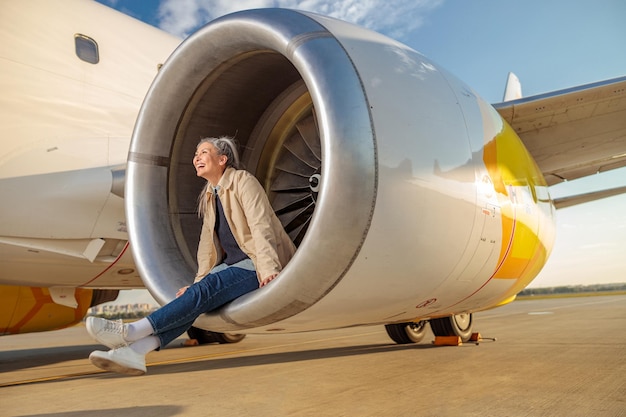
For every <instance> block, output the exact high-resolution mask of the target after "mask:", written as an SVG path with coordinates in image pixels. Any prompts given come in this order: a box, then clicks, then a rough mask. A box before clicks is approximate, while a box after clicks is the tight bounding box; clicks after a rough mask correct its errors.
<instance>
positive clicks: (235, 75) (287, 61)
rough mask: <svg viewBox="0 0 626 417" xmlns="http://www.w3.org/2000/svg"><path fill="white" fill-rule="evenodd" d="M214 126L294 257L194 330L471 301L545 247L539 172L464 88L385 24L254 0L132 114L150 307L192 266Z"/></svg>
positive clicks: (549, 230) (137, 210)
mask: <svg viewBox="0 0 626 417" xmlns="http://www.w3.org/2000/svg"><path fill="white" fill-rule="evenodd" d="M221 135H233V136H236V139H237V140H238V142H239V143H240V152H241V155H242V161H243V162H244V165H245V168H246V169H248V170H249V171H250V172H252V173H253V174H255V176H256V177H257V178H258V179H259V181H260V182H261V184H263V185H264V187H265V189H266V190H267V193H268V196H269V198H270V202H271V203H272V205H273V207H274V209H275V211H276V213H277V214H278V216H279V218H280V219H281V221H282V223H283V225H284V226H285V229H286V230H287V232H288V233H289V234H290V236H291V237H292V239H293V240H294V242H296V244H297V245H298V250H297V252H296V254H295V256H294V257H293V259H292V260H291V262H290V263H289V264H288V265H287V266H286V268H285V269H284V270H283V272H282V273H281V275H280V277H279V279H277V280H275V281H274V282H272V283H271V284H270V285H268V286H266V287H264V288H262V289H260V290H258V291H255V292H253V293H250V294H247V295H246V296H244V297H241V298H239V299H237V300H235V301H234V302H232V303H230V304H228V305H227V306H224V307H223V308H221V309H220V310H219V311H217V312H214V313H211V314H208V315H205V316H204V317H202V318H201V319H199V321H198V322H197V323H196V325H197V326H199V327H203V328H206V329H210V330H214V331H222V332H233V331H242V330H246V329H252V328H254V329H255V330H256V329H261V330H286V331H297V330H307V329H321V328H332V327H342V326H349V325H356V324H368V323H391V322H403V321H409V320H413V319H417V318H429V317H437V316H443V315H448V314H458V313H463V312H471V311H477V310H481V309H485V308H489V307H492V306H494V305H497V304H498V303H500V302H502V301H504V300H506V299H507V298H510V297H512V296H513V295H515V294H516V293H517V292H518V291H519V290H521V289H522V288H524V287H525V286H526V285H527V284H528V283H529V282H530V281H531V280H532V279H533V278H534V277H535V276H536V274H537V273H538V272H539V270H540V269H541V267H542V266H543V264H544V263H545V261H546V259H547V257H548V254H549V252H550V250H551V247H552V243H553V234H554V222H553V220H552V213H553V207H552V203H551V200H550V198H549V195H548V193H547V187H546V184H545V181H544V179H543V177H542V175H541V173H540V172H539V170H538V169H537V167H536V165H535V163H534V162H533V160H532V158H531V157H530V155H529V154H528V152H527V151H526V150H525V148H524V147H523V145H522V144H521V141H520V140H519V138H518V137H517V136H516V135H515V133H514V132H513V131H512V130H511V129H510V127H509V126H508V125H507V124H506V123H505V122H504V121H503V120H502V118H501V117H500V116H499V115H498V113H497V112H496V111H495V110H494V109H493V108H492V107H491V106H490V105H488V104H487V103H485V102H484V101H483V100H482V99H480V98H479V97H477V95H476V94H475V93H474V92H473V91H472V90H471V89H470V88H468V87H467V86H465V85H464V84H462V83H461V82H460V81H458V80H457V79H456V78H454V77H453V76H451V75H450V74H448V73H447V72H446V71H444V70H442V69H441V68H439V67H438V66H437V65H436V64H434V63H433V62H431V61H429V60H428V59H427V58H425V57H424V56H422V55H420V54H419V53H417V52H415V51H414V50H412V49H410V48H409V47H407V46H405V45H402V44H400V43H398V42H396V41H394V40H391V39H389V38H386V37H384V36H383V35H380V34H377V33H374V32H371V31H368V30H366V29H363V28H360V27H357V26H354V25H351V24H348V23H345V22H342V21H338V20H334V19H331V18H327V17H323V16H319V15H315V14H312V13H304V12H298V11H293V10H286V9H260V10H251V11H245V12H239V13H234V14H232V15H228V16H225V17H222V18H219V19H217V20H215V21H213V22H211V23H209V24H208V25H207V26H205V27H203V28H202V29H200V30H199V31H198V32H196V33H195V34H193V35H191V36H190V37H189V38H188V39H186V40H185V41H184V42H183V43H182V44H181V45H180V46H179V48H178V49H177V50H176V51H175V52H174V53H173V54H172V56H171V57H170V58H169V60H168V61H167V62H166V64H165V65H164V66H163V67H162V69H161V71H160V73H159V74H158V76H157V78H156V79H155V81H154V83H153V85H152V87H151V88H150V90H149V92H148V94H147V96H146V98H145V101H144V104H143V107H142V109H141V111H140V114H139V117H138V120H137V124H136V127H135V131H134V134H133V139H132V143H131V148H130V154H129V160H128V171H127V184H126V204H127V206H126V211H127V220H128V226H129V234H130V241H131V242H132V245H131V247H132V249H133V253H134V257H135V261H136V263H137V267H138V269H139V271H140V274H141V276H142V278H143V279H144V282H145V284H146V286H147V287H148V288H149V290H150V292H151V293H152V295H153V296H154V297H155V298H156V299H157V300H158V301H159V302H161V303H165V302H167V301H169V300H171V299H172V298H173V297H174V295H175V293H176V291H177V290H178V288H180V287H182V286H184V285H188V284H189V283H190V282H191V281H192V280H193V276H194V275H195V270H196V261H195V252H196V249H197V244H198V238H199V232H200V227H201V225H200V220H199V219H198V216H197V214H196V198H197V195H198V193H199V192H200V189H201V188H202V186H203V180H200V179H197V178H196V177H195V172H194V169H193V166H192V163H191V161H192V156H193V154H194V151H195V147H196V145H197V143H198V140H199V139H200V138H202V137H206V136H221ZM277 322H281V323H277ZM275 323H276V324H275ZM270 326H271V327H270Z"/></svg>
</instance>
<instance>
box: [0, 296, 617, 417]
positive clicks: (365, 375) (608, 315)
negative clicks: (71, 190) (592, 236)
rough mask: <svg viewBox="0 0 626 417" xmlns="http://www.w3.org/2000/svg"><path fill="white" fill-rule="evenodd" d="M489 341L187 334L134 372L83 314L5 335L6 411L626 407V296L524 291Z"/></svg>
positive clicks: (52, 416)
mask: <svg viewBox="0 0 626 417" xmlns="http://www.w3.org/2000/svg"><path fill="white" fill-rule="evenodd" d="M474 331H476V332H480V334H481V335H482V337H483V340H481V341H479V342H478V343H464V344H463V345H461V346H434V344H433V343H432V341H433V340H434V337H433V336H432V334H431V333H430V330H429V334H428V335H427V336H426V338H425V339H424V341H422V342H420V343H418V344H412V345H397V344H395V343H393V342H392V341H391V339H389V337H388V336H387V334H386V332H385V330H384V328H383V327H382V326H374V327H354V328H349V329H339V330H332V331H319V332H310V333H300V334H285V335H248V336H247V337H246V338H245V339H244V340H243V341H241V342H240V343H236V344H226V345H217V344H213V345H203V346H193V347H183V346H182V345H183V342H184V339H177V340H176V341H174V342H173V343H172V344H170V345H169V346H168V347H167V348H166V349H163V350H162V351H160V352H152V353H150V354H149V355H148V357H147V362H148V373H147V374H146V375H144V376H139V377H129V376H122V375H116V374H111V373H108V372H104V371H101V370H99V369H97V368H95V367H94V366H92V365H91V364H90V363H89V361H88V359H87V357H88V355H89V353H90V352H91V351H92V350H95V349H104V348H103V347H102V346H99V345H97V344H95V342H94V341H92V340H91V339H90V338H89V336H88V335H87V333H86V331H85V328H84V326H83V325H78V326H75V327H72V328H69V329H64V330H59V331H54V332H45V333H36V334H25V335H13V336H2V337H0V416H7V417H8V416H11V417H14V416H15V417H16V416H31V417H33V416H38V417H43V416H45V417H57V416H59V417H60V416H64V417H78V416H87V417H96V416H97V417H113V416H116V417H117V416H142V417H144V416H150V417H169V416H255V417H256V416H258V417H264V416H268V417H269V416H271V417H280V416H316V417H319V416H393V417H395V416H568V417H570V416H626V295H615V296H613V295H612V296H602V297H582V298H559V299H540V300H524V301H515V302H514V303H511V304H509V305H507V306H504V307H501V308H498V309H494V310H490V311H486V312H482V313H478V314H476V315H475V318H474Z"/></svg>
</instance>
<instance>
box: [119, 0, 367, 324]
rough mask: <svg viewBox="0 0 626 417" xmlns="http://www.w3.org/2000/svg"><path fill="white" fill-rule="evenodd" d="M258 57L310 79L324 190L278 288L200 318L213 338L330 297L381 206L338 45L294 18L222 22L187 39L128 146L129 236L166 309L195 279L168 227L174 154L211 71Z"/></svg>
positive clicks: (352, 83) (309, 22)
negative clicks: (269, 56)
mask: <svg viewBox="0 0 626 417" xmlns="http://www.w3.org/2000/svg"><path fill="white" fill-rule="evenodd" d="M256 50H270V51H274V52H277V53H280V54H282V55H283V56H284V57H286V58H287V59H288V60H289V61H290V62H291V64H292V65H293V66H294V67H295V68H296V69H297V71H298V73H299V74H300V76H301V77H302V79H303V80H304V82H305V84H306V86H307V89H308V91H309V92H310V94H311V98H312V100H313V105H314V107H315V109H316V113H317V115H318V122H319V133H320V139H321V144H322V155H323V164H322V178H323V182H322V184H321V186H320V191H319V195H318V202H317V207H316V209H315V213H314V215H313V218H312V219H311V225H310V227H309V230H308V231H307V234H306V236H305V237H304V239H303V241H302V244H301V245H300V248H299V249H298V251H297V252H296V254H295V255H294V257H293V259H292V261H291V262H290V263H289V264H288V265H287V266H286V267H285V268H284V269H283V271H282V273H281V277H280V279H278V280H275V281H274V282H273V283H272V284H271V285H268V286H267V287H264V288H262V289H260V290H258V291H254V292H252V293H250V294H247V295H245V296H243V297H240V298H239V299H237V300H235V301H233V302H232V303H230V304H228V305H226V306H224V307H222V308H221V309H219V310H218V311H216V312H213V313H210V314H206V315H203V316H202V317H201V318H199V319H198V321H197V322H196V324H195V325H197V326H198V327H201V328H206V329H211V330H214V331H224V332H232V331H238V330H244V329H248V328H253V327H260V326H263V325H268V324H271V323H274V322H276V321H280V320H283V319H286V318H288V317H291V316H293V315H295V314H297V313H299V312H301V311H303V310H305V309H306V308H308V307H310V306H311V305H313V304H315V303H316V302H317V301H319V300H320V299H321V298H323V297H324V296H325V295H326V294H327V293H328V292H329V291H331V289H332V288H333V287H334V286H336V285H337V284H338V283H339V282H340V281H341V279H342V278H343V277H344V276H345V274H346V273H347V271H348V270H349V268H350V266H351V265H352V263H353V262H354V260H355V259H356V258H357V256H358V253H359V251H360V249H361V246H362V244H363V242H364V240H365V238H366V236H367V232H368V230H369V226H370V223H371V219H372V216H373V211H374V206H375V201H376V192H377V170H378V167H377V159H376V138H375V132H374V128H373V126H372V118H371V114H370V106H369V103H368V101H367V97H366V96H365V92H364V89H363V86H362V82H361V79H360V77H359V74H358V71H357V69H356V68H355V67H354V65H353V63H352V61H351V59H350V56H349V54H348V52H347V51H346V50H345V49H344V48H343V46H342V45H341V43H340V41H339V40H338V39H337V38H335V36H334V35H333V34H331V33H330V32H329V31H328V30H327V29H326V28H325V27H324V26H323V25H321V24H320V23H319V22H318V21H316V20H315V15H312V14H305V13H302V12H297V11H293V10H286V9H260V10H252V11H245V12H238V13H234V14H232V15H228V16H225V17H223V18H220V19H217V20H215V21H213V22H211V23H209V24H208V25H207V26H205V27H203V28H202V29H200V30H199V31H198V32H196V33H195V34H193V35H192V36H190V37H189V38H188V39H187V40H185V41H184V42H183V43H182V44H181V45H180V46H179V47H178V48H177V49H176V51H175V52H174V53H173V54H172V56H171V57H170V59H169V60H168V62H166V64H165V65H164V66H163V68H162V69H161V72H160V73H159V74H158V76H157V78H156V80H155V82H154V83H153V85H152V87H151V88H150V90H149V92H148V94H147V96H146V100H145V101H144V105H143V106H142V109H141V111H140V113H139V117H138V121H137V124H136V128H135V131H134V133H133V138H132V141H131V147H130V154H129V161H128V184H127V187H126V200H127V201H126V204H127V206H126V208H127V220H128V229H129V235H130V240H131V242H132V244H131V248H132V249H133V254H134V256H135V259H136V263H137V267H138V270H139V272H140V275H141V276H142V277H143V279H144V283H145V284H146V286H147V287H148V289H149V290H150V292H151V293H152V294H153V296H155V298H156V299H157V300H158V301H159V302H161V303H165V302H168V301H169V300H171V299H172V298H173V296H174V294H175V292H176V290H177V289H178V288H180V286H182V285H181V283H182V284H184V281H182V280H181V279H172V277H176V276H180V275H181V274H185V273H190V274H192V276H193V275H195V271H191V270H190V269H189V268H187V269H188V270H187V271H183V270H182V268H181V264H185V265H186V263H185V260H184V257H183V255H182V254H180V251H179V250H178V249H177V242H176V238H175V237H174V232H173V230H172V228H171V226H170V227H162V224H163V222H164V221H167V219H168V218H169V213H168V210H169V207H168V203H167V197H166V196H162V194H163V192H162V190H163V187H164V185H166V184H167V171H168V165H169V163H170V160H169V157H170V154H169V152H170V150H171V148H172V144H173V141H174V139H175V137H176V129H177V126H178V124H179V123H180V118H181V115H183V114H184V113H185V108H186V106H187V105H188V98H189V97H191V96H193V94H194V92H195V90H196V88H197V86H198V85H199V84H200V83H201V82H202V79H204V78H206V76H207V74H209V73H210V72H211V71H212V70H213V69H215V67H211V65H210V64H209V65H206V64H207V63H210V62H214V63H215V65H218V63H219V61H220V60H221V59H222V58H224V59H227V58H228V57H231V56H234V55H237V54H243V53H247V52H250V51H256ZM197 62H203V63H204V66H203V67H202V70H199V66H198V65H192V63H197ZM164 103H167V109H168V110H167V111H165V110H164ZM354 207H359V208H360V210H354ZM159 225H161V227H159ZM155 253H157V254H158V253H166V254H167V256H166V257H165V258H164V259H163V258H160V257H159V256H154V255H153V254H155ZM151 254H152V255H153V256H150V255H151Z"/></svg>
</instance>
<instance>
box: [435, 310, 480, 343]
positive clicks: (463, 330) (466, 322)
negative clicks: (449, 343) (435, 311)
mask: <svg viewBox="0 0 626 417" xmlns="http://www.w3.org/2000/svg"><path fill="white" fill-rule="evenodd" d="M473 321H474V320H473V315H472V313H464V314H457V315H455V316H450V317H441V318H438V319H431V320H430V328H431V329H432V331H433V334H434V335H435V336H458V337H460V338H461V341H463V342H467V341H469V340H470V338H471V337H472V325H473V324H474V323H473Z"/></svg>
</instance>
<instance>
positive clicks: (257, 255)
mask: <svg viewBox="0 0 626 417" xmlns="http://www.w3.org/2000/svg"><path fill="white" fill-rule="evenodd" d="M218 186H219V190H218V192H217V193H218V195H219V198H220V201H221V202H222V206H223V207H224V215H225V217H226V219H227V220H228V225H229V226H230V230H231V231H232V232H233V236H234V237H235V241H237V244H238V245H239V247H240V248H241V250H242V251H243V252H244V253H245V254H246V255H248V257H250V259H251V260H252V262H253V263H254V266H255V268H256V271H257V277H258V278H259V282H260V281H261V280H263V279H264V278H266V277H268V276H270V275H273V274H277V273H279V272H280V271H281V270H282V269H283V267H284V266H285V265H286V264H287V262H289V260H290V259H291V257H292V256H293V254H294V253H295V251H296V248H295V246H294V244H293V242H292V241H291V239H290V238H289V236H288V235H287V233H286V232H285V229H283V226H282V224H281V223H280V220H278V218H277V217H276V215H275V214H274V210H273V209H272V206H271V205H270V203H269V201H268V199H267V195H266V194H265V191H264V190H263V187H261V184H259V182H258V180H257V179H256V178H255V177H254V176H253V175H252V174H250V173H249V172H247V171H244V170H236V169H234V168H227V169H226V171H224V175H222V178H221V179H220V181H219V183H218ZM206 198H207V202H208V204H207V207H208V208H207V211H206V213H205V214H204V222H203V224H202V232H201V234H200V243H199V245H198V274H197V275H196V279H195V281H196V282H197V281H199V280H201V279H202V278H204V277H205V276H206V275H207V274H208V273H209V272H210V271H211V269H213V267H214V266H215V265H217V264H218V262H220V261H221V259H222V250H221V247H220V245H219V241H218V239H217V233H216V232H215V198H214V196H213V192H212V187H209V190H208V192H207V193H206Z"/></svg>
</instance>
